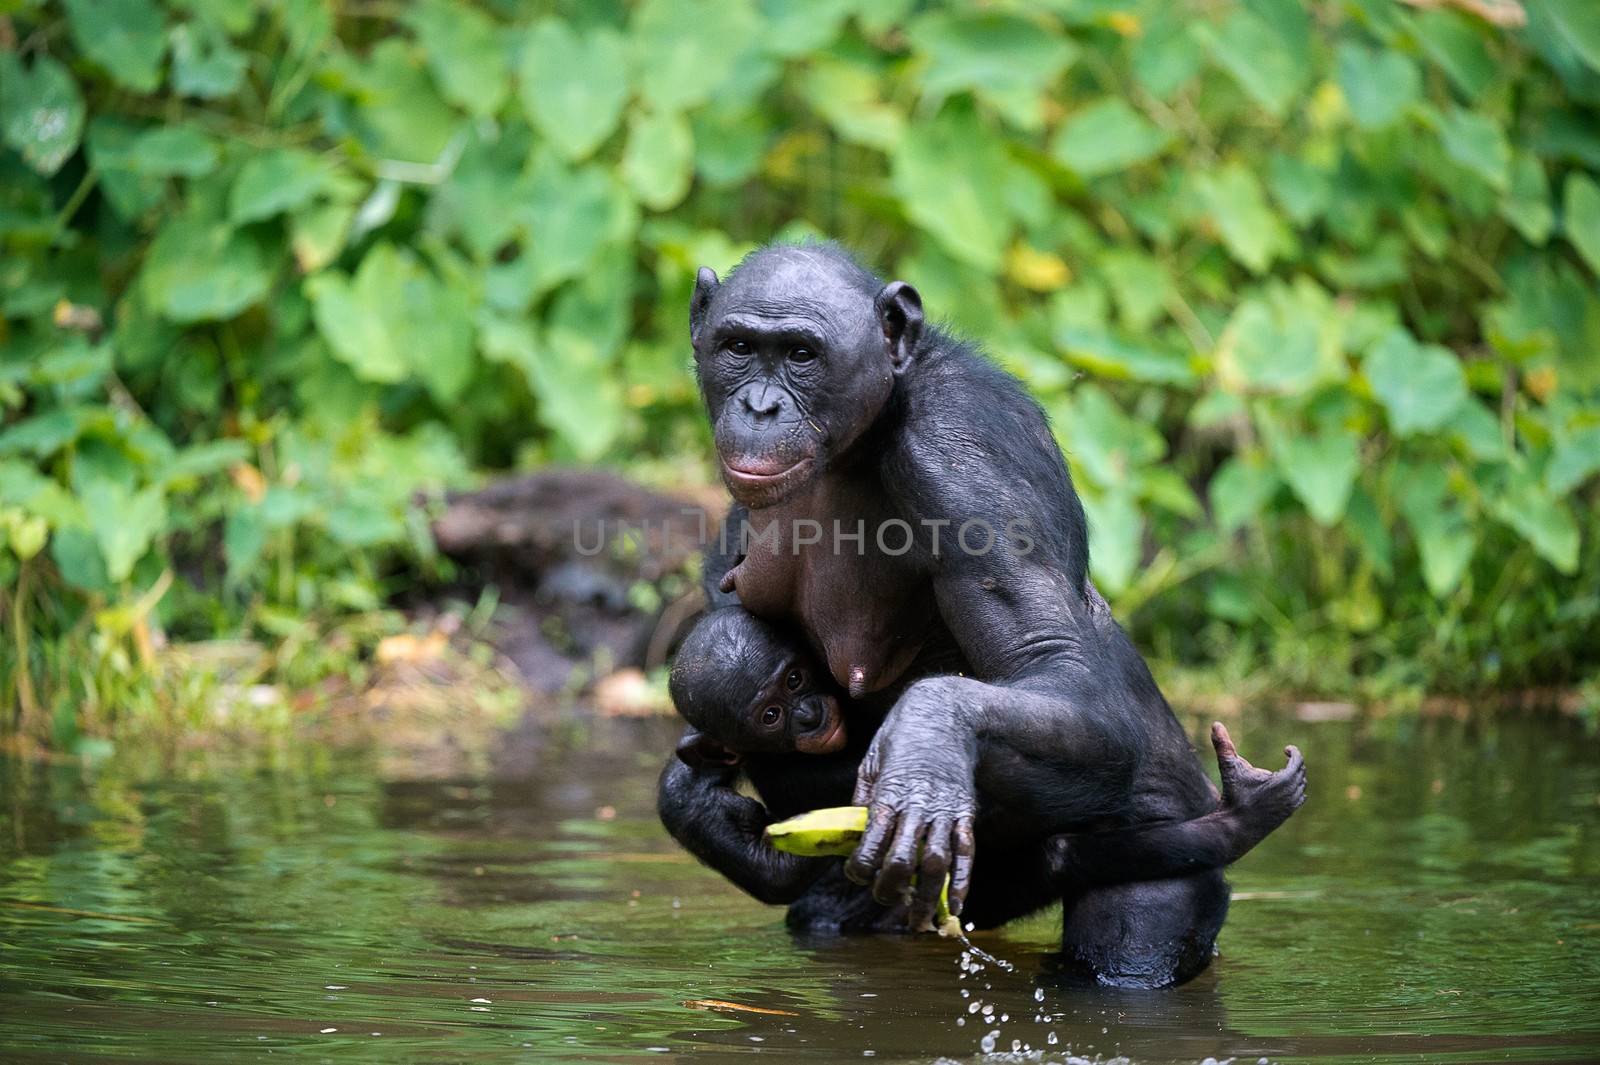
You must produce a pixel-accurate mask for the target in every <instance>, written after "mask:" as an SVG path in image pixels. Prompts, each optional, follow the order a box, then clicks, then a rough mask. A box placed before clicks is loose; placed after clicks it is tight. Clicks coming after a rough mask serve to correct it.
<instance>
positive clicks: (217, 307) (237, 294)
mask: <svg viewBox="0 0 1600 1065" xmlns="http://www.w3.org/2000/svg"><path fill="white" fill-rule="evenodd" d="M272 273H273V267H272V263H271V262H270V261H269V260H268V258H267V256H266V254H265V253H264V252H263V251H262V249H261V246H260V245H258V244H257V243H256V242H255V241H253V240H251V239H249V238H247V237H245V236H243V235H241V234H239V233H238V232H236V231H235V230H233V229H232V228H231V227H229V226H226V225H222V224H220V223H208V222H204V221H201V220H199V219H194V218H185V217H180V218H175V219H173V220H172V221H169V222H168V223H167V224H166V225H164V226H162V227H161V232H160V233H158V234H157V235H156V239H155V242H154V243H153V244H151V246H150V251H149V252H148V253H147V254H146V256H145V261H144V270H143V272H142V273H141V275H140V280H141V283H142V284H143V286H144V294H145V298H146V299H148V300H149V301H150V306H151V307H153V308H155V309H156V310H157V311H159V312H160V313H161V314H163V315H164V316H166V317H167V318H169V319H171V320H172V321H174V322H198V321H204V320H208V319H222V318H232V317H233V316H235V315H237V314H238V313H239V312H240V311H242V310H244V309H245V308H246V307H249V306H250V305H251V304H253V303H256V302H258V301H259V300H260V299H261V298H262V297H263V296H265V295H266V294H267V288H268V286H269V285H271V283H272Z"/></svg>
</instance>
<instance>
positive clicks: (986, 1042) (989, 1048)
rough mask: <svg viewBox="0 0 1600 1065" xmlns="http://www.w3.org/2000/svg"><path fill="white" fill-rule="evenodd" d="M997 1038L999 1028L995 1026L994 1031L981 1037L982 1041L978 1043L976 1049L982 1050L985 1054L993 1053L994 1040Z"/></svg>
mask: <svg viewBox="0 0 1600 1065" xmlns="http://www.w3.org/2000/svg"><path fill="white" fill-rule="evenodd" d="M999 1038H1000V1029H998V1028H996V1029H995V1030H994V1031H992V1032H990V1033H989V1034H988V1035H986V1036H984V1037H983V1039H982V1041H981V1042H979V1043H978V1049H980V1050H982V1051H983V1052H984V1053H985V1054H993V1053H994V1044H995V1040H997V1039H999Z"/></svg>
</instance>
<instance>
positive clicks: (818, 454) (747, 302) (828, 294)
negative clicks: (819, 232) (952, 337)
mask: <svg viewBox="0 0 1600 1065" xmlns="http://www.w3.org/2000/svg"><path fill="white" fill-rule="evenodd" d="M921 330H922V299H921V297H920V296H918V295H917V291H916V289H914V288H912V287H911V286H910V285H908V284H906V283H905V282H903V281H894V282H890V283H889V284H887V285H885V284H883V282H881V281H880V280H879V279H878V278H876V277H874V276H873V275H872V274H871V273H869V272H868V271H866V270H865V269H863V268H862V267H861V265H860V264H858V263H857V262H856V261H855V260H854V259H852V258H851V257H850V256H849V254H848V253H846V252H845V251H844V250H843V249H841V248H840V247H839V246H838V245H836V244H804V245H791V244H774V245H770V246H768V247H765V248H762V249H761V250H760V251H756V252H752V253H751V254H750V255H749V256H748V257H746V258H745V260H744V261H743V262H741V263H740V264H739V265H738V266H737V267H735V268H734V269H733V271H732V272H731V273H730V274H729V275H728V278H727V280H725V281H718V280H717V275H716V274H715V273H714V272H713V271H712V270H710V269H708V268H707V267H701V268H700V276H699V278H698V279H697V280H696V282H695V286H694V298H693V299H692V300H691V301H690V305H689V335H690V338H691V339H692V340H693V342H694V356H695V365H696V367H697V370H698V373H699V376H700V389H701V392H702V393H703V394H704V396H705V401H706V409H707V411H708V412H709V413H710V415H711V424H712V428H713V430H714V431H715V435H716V443H717V455H718V457H719V458H720V459H721V464H722V477H723V480H725V481H726V482H727V484H728V489H729V491H731V492H732V493H733V497H734V498H735V499H737V500H738V501H739V502H741V503H743V504H745V505H746V506H748V507H751V508H757V509H759V508H761V507H769V506H772V505H773V504H775V503H780V502H782V501H783V500H785V499H788V498H789V497H791V496H793V495H794V494H795V493H796V492H798V491H800V490H801V489H802V488H804V487H805V486H806V485H808V484H810V483H811V482H812V480H813V479H814V478H816V477H817V476H818V475H819V474H821V473H822V471H823V470H824V469H826V468H827V466H828V464H829V462H830V461H831V460H832V459H834V458H835V457H837V456H839V455H840V454H842V453H844V452H845V451H846V450H848V449H849V447H850V445H852V444H853V443H855V442H856V440H858V439H859V438H860V437H861V435H862V434H863V433H865V432H866V431H867V429H868V428H869V427H870V426H871V425H872V423H873V422H874V421H875V420H876V419H877V417H878V415H879V414H880V413H881V412H882V411H883V407H884V404H885V403H887V402H888V400H889V396H890V394H891V392H892V391H893V390H894V379H895V376H896V375H898V374H902V373H905V372H906V371H907V370H908V369H909V367H910V365H911V356H912V352H913V350H914V349H915V347H916V343H917V339H918V337H919V336H920V335H921Z"/></svg>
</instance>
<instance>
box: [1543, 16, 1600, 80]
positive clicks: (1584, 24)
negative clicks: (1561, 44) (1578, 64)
mask: <svg viewBox="0 0 1600 1065" xmlns="http://www.w3.org/2000/svg"><path fill="white" fill-rule="evenodd" d="M1533 2H1535V3H1537V4H1538V5H1539V6H1540V7H1542V8H1543V9H1544V11H1545V13H1546V14H1548V15H1549V16H1550V18H1551V19H1552V20H1553V21H1554V22H1555V24H1556V26H1557V27H1558V28H1559V29H1560V31H1561V36H1562V37H1563V38H1564V39H1565V40H1566V42H1567V44H1569V45H1571V46H1572V49H1573V51H1575V52H1577V53H1578V54H1579V55H1580V56H1582V57H1583V61H1584V62H1585V63H1587V64H1589V68H1590V69H1591V70H1596V71H1600V15H1597V14H1596V12H1595V7H1594V4H1593V3H1591V2H1590V0H1533Z"/></svg>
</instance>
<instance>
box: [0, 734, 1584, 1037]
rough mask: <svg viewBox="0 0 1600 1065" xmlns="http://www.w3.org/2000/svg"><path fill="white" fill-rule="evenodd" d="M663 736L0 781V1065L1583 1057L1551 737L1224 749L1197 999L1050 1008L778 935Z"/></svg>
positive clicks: (1065, 994) (1252, 743) (1029, 958)
mask: <svg viewBox="0 0 1600 1065" xmlns="http://www.w3.org/2000/svg"><path fill="white" fill-rule="evenodd" d="M1193 724H1194V733H1195V735H1200V734H1201V731H1200V730H1201V727H1202V725H1203V723H1202V722H1199V721H1196V722H1194V723H1193ZM672 732H673V730H672V728H671V726H670V724H668V723H665V722H647V723H628V724H624V723H606V724H604V725H602V726H597V727H596V729H595V730H594V731H593V732H592V733H591V734H590V735H588V736H587V737H579V738H576V739H572V740H570V741H567V742H564V743H561V744H552V745H550V746H549V747H547V748H546V749H545V750H543V751H542V752H541V753H540V754H539V755H538V757H537V759H536V760H535V761H536V765H534V766H533V767H532V768H531V770H527V771H522V772H518V773H517V774H516V775H515V776H512V777H502V778H499V779H495V778H493V777H492V776H488V777H486V778H484V779H476V778H469V779H458V780H449V781H416V780H407V779H404V776H405V774H403V773H400V774H396V773H394V772H392V771H391V772H385V771H383V770H381V769H380V768H379V766H380V763H379V761H378V760H377V759H376V758H374V757H372V756H364V755H361V754H351V755H337V754H332V753H329V752H327V751H324V750H319V749H307V750H304V751H299V752H297V753H295V754H294V755H292V756H290V757H289V758H288V759H287V760H286V762H287V764H282V765H279V766H278V767H276V768H274V769H263V768H259V767H253V766H248V765H243V764H241V765H239V766H236V767H231V768H228V767H225V770H224V771H217V770H216V769H215V768H213V769H211V770H209V771H207V772H203V773H198V774H195V773H189V774H185V775H178V774H163V773H159V772H151V771H148V770H146V771H143V772H138V773H135V772H132V771H130V770H127V769H119V768H117V767H115V766H114V765H113V766H105V767H101V768H100V769H97V770H84V769H81V768H77V767H60V766H56V767H46V766H40V765H26V766H24V765H18V764H15V763H12V764H6V765H0V1060H5V1061H18V1062H23V1061H27V1062H32V1061H75V1062H77V1061H102V1060H105V1061H109V1060H117V1061H148V1062H218V1061H238V1060H245V1059H251V1060H257V1059H259V1060H266V1059H267V1058H268V1057H271V1058H272V1059H274V1060H294V1059H304V1060H317V1061H321V1060H334V1059H337V1060H339V1061H353V1060H370V1061H418V1062H423V1061H426V1062H453V1061H461V1062H467V1061H471V1062H473V1063H475V1065H487V1063H493V1062H501V1061H506V1062H511V1061H535V1060H537V1061H556V1060H559V1061H606V1062H615V1061H633V1060H639V1059H644V1058H668V1059H671V1058H675V1057H686V1056H688V1055H694V1056H695V1057H696V1058H697V1059H701V1058H720V1057H723V1056H732V1055H748V1054H763V1055H767V1056H769V1058H775V1059H776V1060H782V1061H814V1062H823V1061H843V1060H850V1061H859V1060H861V1059H863V1058H876V1059H879V1060H886V1061H908V1062H929V1061H934V1060H937V1059H939V1058H953V1059H959V1060H976V1059H980V1058H983V1057H984V1051H983V1047H984V1046H985V1045H988V1046H992V1047H993V1048H994V1051H995V1053H994V1054H993V1055H991V1059H992V1060H1008V1059H1010V1060H1030V1061H1082V1060H1090V1061H1094V1060H1102V1061H1109V1060H1113V1059H1118V1058H1121V1059H1125V1060H1128V1061H1130V1062H1134V1063H1155V1062H1201V1061H1204V1060H1205V1059H1207V1058H1214V1059H1218V1060H1226V1059H1229V1058H1234V1059H1236V1060H1237V1061H1239V1062H1241V1063H1249V1062H1256V1061H1258V1060H1259V1059H1262V1058H1266V1059H1268V1060H1270V1061H1273V1062H1290V1061H1316V1062H1346V1061H1349V1062H1354V1061H1416V1062H1478V1061H1540V1062H1548V1061H1574V1062H1577V1061H1595V1060H1600V744H1597V742H1596V740H1595V739H1594V737H1592V736H1588V735H1586V734H1585V733H1584V732H1583V730H1582V729H1581V728H1580V727H1579V726H1578V725H1577V724H1576V723H1575V722H1571V721H1563V720H1547V719H1530V718H1514V719H1501V720H1490V721H1480V722H1467V723H1463V722H1456V721H1448V720H1387V721H1380V722H1377V723H1374V724H1366V725H1363V724H1357V723H1324V724H1307V723H1301V722H1287V721H1281V720H1276V721H1275V720H1272V719H1267V718H1259V719H1258V718H1256V717H1252V716H1247V717H1246V718H1245V720H1244V721H1243V722H1241V723H1240V724H1238V725H1237V726H1235V733H1236V736H1237V737H1238V738H1239V739H1240V745H1241V748H1242V749H1243V750H1244V751H1245V753H1246V754H1247V755H1248V756H1251V757H1253V758H1261V759H1266V758H1268V757H1269V752H1272V751H1275V750H1276V749H1277V748H1278V747H1280V746H1281V744H1282V743H1283V742H1284V741H1285V740H1286V739H1290V738H1292V739H1295V740H1296V741H1298V742H1300V743H1301V745H1302V746H1303V747H1304V748H1305V749H1306V752H1307V755H1308V759H1309V761H1310V765H1311V771H1312V774H1313V776H1312V788H1313V793H1312V798H1311V800H1310V802H1309V803H1308V804H1307V806H1306V807H1305V808H1304V809H1303V810H1302V811H1301V812H1300V813H1299V814H1297V815H1296V816H1295V818H1294V819H1293V820H1292V821H1291V822H1290V823H1289V824H1288V825H1287V826H1285V828H1284V829H1282V830H1280V831H1279V832H1278V833H1277V834H1276V835H1275V836H1274V837H1272V838H1271V839H1270V840H1269V841H1268V842H1267V843H1266V844H1265V845H1263V846H1262V847H1261V848H1260V849H1259V850H1258V851H1257V852H1256V853H1254V854H1252V855H1250V856H1249V857H1247V858H1246V859H1245V860H1244V861H1243V862H1241V863H1240V864H1239V865H1238V866H1236V867H1235V869H1234V870H1233V872H1232V874H1231V879H1232V882H1233V885H1234V890H1235V902H1234V907H1233V912H1232V915H1231V917H1230V918H1229V921H1228V925H1227V927H1226V928H1225V930H1224V932H1223V935H1222V939H1221V944H1220V946H1221V955H1220V957H1219V958H1218V959H1217V961H1216V963H1215V964H1214V965H1213V967H1212V969H1211V970H1210V972H1208V973H1207V974H1206V975H1204V976H1202V977H1201V978H1200V979H1198V980H1196V981H1195V982H1193V983H1191V984H1190V985H1188V986H1186V987H1184V988H1182V989H1180V990H1177V991H1173V992H1163V993H1145V994H1128V993H1111V992H1104V991H1093V990H1082V989H1071V988H1065V987H1062V986H1060V985H1059V984H1058V983H1057V982H1056V981H1055V980H1054V979H1053V978H1052V976H1051V969H1050V956H1049V953H1050V950H1051V948H1052V945H1053V944H1052V938H1053V935H1054V933H1055V929H1056V918H1055V917H1054V916H1053V915H1049V914H1046V915H1041V916H1040V917H1037V918H1034V919H1031V920H1029V921H1026V922H1022V923H1019V924H1017V925H1014V926H1011V927H1009V928H1007V929H1005V930H1003V931H1002V932H999V933H991V934H987V935H983V936H981V937H978V938H977V942H978V943H979V944H980V945H982V946H983V947H985V948H986V949H988V950H991V951H993V952H994V953H996V954H998V955H1000V956H1002V957H1004V958H1007V959H1009V960H1011V961H1012V962H1014V963H1016V967H1017V968H1016V971H1015V972H1012V973H1006V972H1001V971H998V970H996V969H994V968H992V967H991V968H988V969H986V970H984V971H982V972H968V971H967V970H966V968H965V967H964V964H963V961H962V954H961V951H960V950H959V948H958V946H957V945H956V944H954V943H952V942H950V941H946V940H940V939H938V938H937V937H915V938H913V937H881V938H875V939H850V940H826V939H822V940H801V939H796V938H794V937H792V936H791V935H789V934H788V933H787V932H786V931H785V930H784V928H783V924H782V920H781V912H780V911H779V910H776V909H770V908H767V907H764V906H761V905H759V904H757V903H755V902H752V901H750V900H748V899H746V898H745V897H743V896H742V895H740V894H739V893H738V892H737V891H735V890H734V889H733V888H731V887H729V886H728V885H726V884H725V883H724V882H723V881H721V880H720V879H719V878H717V877H716V876H715V875H713V874H711V873H709V872H707V871H706V870H704V869H702V868H700V867H698V866H697V865H695V864H694V863H693V862H692V861H691V860H689V859H688V858H687V857H685V856H684V855H683V854H681V852H679V851H677V850H676V848H675V847H674V846H673V845H672V843H671V842H670V841H669V840H668V839H667V838H666V837H665V835H664V833H663V832H662V831H661V829H660V828H659V826H658V825H657V823H656V821H655V818H654V814H653V810H652V801H653V791H654V783H655V773H656V771H657V769H658V768H659V766H660V762H661V753H660V752H663V751H666V750H668V749H669V748H670V743H671V735H672ZM1273 764H1278V763H1277V761H1276V760H1274V761H1273ZM979 842H980V859H979V860H980V861H981V860H982V859H981V843H982V841H981V840H980V841H979ZM703 1000H716V1001H719V1002H725V1003H732V1004H735V1005H738V1006H745V1007H753V1008H755V1009H759V1010H767V1011H775V1012H770V1013H755V1012H748V1011H742V1010H741V1011H734V1012H726V1010H727V1009H728V1007H726V1006H723V1007H713V1008H711V1009H707V1008H694V1007H691V1006H686V1005H685V1003H686V1002H697V1001H703ZM986 1006H987V1007H990V1008H991V1010H990V1012H989V1013H988V1014H987V1015H986V1014H985V1012H984V1007H986ZM1013 1046H1016V1047H1017V1048H1018V1049H1019V1053H1020V1054H1021V1055H1022V1056H1021V1057H1013V1055H1012V1054H1011V1050H1012V1048H1013Z"/></svg>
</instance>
